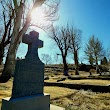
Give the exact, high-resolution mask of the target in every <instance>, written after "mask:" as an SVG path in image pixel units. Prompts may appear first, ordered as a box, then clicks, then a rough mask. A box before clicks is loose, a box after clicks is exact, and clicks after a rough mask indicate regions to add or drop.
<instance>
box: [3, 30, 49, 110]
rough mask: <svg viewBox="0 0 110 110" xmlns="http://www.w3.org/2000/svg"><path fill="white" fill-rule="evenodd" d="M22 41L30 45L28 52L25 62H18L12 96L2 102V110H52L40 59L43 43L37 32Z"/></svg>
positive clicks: (24, 37) (32, 32)
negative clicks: (39, 52)
mask: <svg viewBox="0 0 110 110" xmlns="http://www.w3.org/2000/svg"><path fill="white" fill-rule="evenodd" d="M22 41H23V43H26V44H28V52H27V54H26V57H25V59H24V60H18V61H17V62H16V67H15V74H14V82H13V89H12V96H11V98H4V99H3V100H2V110H50V96H49V95H48V94H44V93H43V87H44V64H43V63H42V62H41V61H40V59H39V57H38V48H40V47H43V41H41V40H39V33H38V32H36V31H31V32H30V34H29V35H25V36H23V39H22Z"/></svg>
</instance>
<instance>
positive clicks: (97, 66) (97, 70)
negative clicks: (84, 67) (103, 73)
mask: <svg viewBox="0 0 110 110" xmlns="http://www.w3.org/2000/svg"><path fill="white" fill-rule="evenodd" d="M96 72H97V74H98V73H100V71H99V65H98V60H97V57H96Z"/></svg>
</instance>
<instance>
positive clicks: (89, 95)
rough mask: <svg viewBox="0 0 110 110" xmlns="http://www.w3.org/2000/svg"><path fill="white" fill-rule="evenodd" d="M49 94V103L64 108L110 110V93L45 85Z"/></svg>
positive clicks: (69, 109)
mask: <svg viewBox="0 0 110 110" xmlns="http://www.w3.org/2000/svg"><path fill="white" fill-rule="evenodd" d="M44 89H45V92H46V93H49V94H50V95H51V103H52V104H55V105H59V106H62V107H65V108H66V110H110V93H96V92H92V91H84V90H71V89H67V88H61V87H45V88H44Z"/></svg>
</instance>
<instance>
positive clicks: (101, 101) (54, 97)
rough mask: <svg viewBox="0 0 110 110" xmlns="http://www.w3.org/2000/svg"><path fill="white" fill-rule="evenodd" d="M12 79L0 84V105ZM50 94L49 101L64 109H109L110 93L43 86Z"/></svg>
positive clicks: (8, 92)
mask: <svg viewBox="0 0 110 110" xmlns="http://www.w3.org/2000/svg"><path fill="white" fill-rule="evenodd" d="M11 90H12V79H11V80H10V81H8V82H7V83H5V84H0V106H1V100H2V98H4V97H9V96H10V95H11ZM44 91H45V92H46V93H49V94H50V96H51V103H52V104H55V105H59V106H62V107H65V108H66V110H110V93H96V92H92V91H84V90H74V89H68V88H62V87H44Z"/></svg>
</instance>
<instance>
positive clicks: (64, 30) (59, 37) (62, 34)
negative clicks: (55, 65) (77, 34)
mask: <svg viewBox="0 0 110 110" xmlns="http://www.w3.org/2000/svg"><path fill="white" fill-rule="evenodd" d="M50 37H51V38H52V39H53V40H54V41H55V42H56V44H57V46H58V48H59V50H60V52H61V56H62V60H63V66H64V70H63V73H64V75H65V76H68V65H67V60H66V57H67V53H68V50H69V48H70V42H71V41H70V35H69V27H68V26H67V27H61V28H60V27H56V28H54V27H53V28H52V29H51V35H50Z"/></svg>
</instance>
